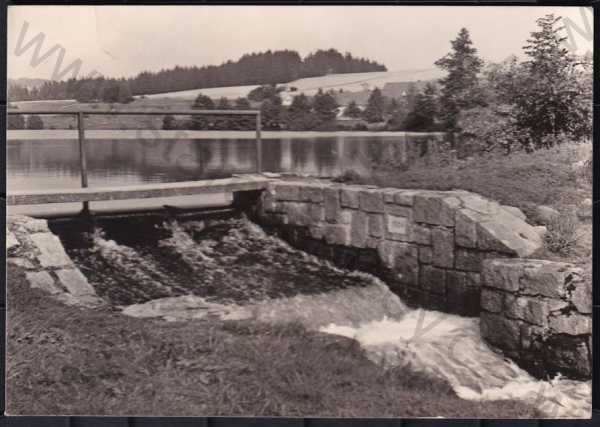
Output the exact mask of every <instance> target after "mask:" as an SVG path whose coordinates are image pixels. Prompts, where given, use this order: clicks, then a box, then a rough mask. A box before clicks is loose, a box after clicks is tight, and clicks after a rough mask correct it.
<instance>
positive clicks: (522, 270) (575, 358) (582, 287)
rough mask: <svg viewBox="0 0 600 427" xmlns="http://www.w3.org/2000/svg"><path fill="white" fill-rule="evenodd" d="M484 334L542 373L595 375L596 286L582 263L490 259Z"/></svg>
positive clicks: (484, 288) (483, 305)
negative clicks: (593, 316) (593, 367)
mask: <svg viewBox="0 0 600 427" xmlns="http://www.w3.org/2000/svg"><path fill="white" fill-rule="evenodd" d="M481 309H482V311H481V333H482V336H483V338H484V339H485V340H487V341H488V342H489V343H490V344H492V345H493V346H495V347H497V348H499V349H500V350H502V351H504V352H505V353H506V354H507V355H508V356H510V357H511V358H513V359H515V360H517V361H518V362H520V363H521V364H523V365H525V366H527V367H529V368H531V369H533V371H534V372H536V373H538V374H539V375H545V374H555V373H557V372H561V373H563V374H565V375H568V376H573V377H576V378H582V379H589V378H590V376H591V372H592V371H591V367H592V365H591V363H592V359H591V350H592V349H591V336H592V335H591V334H592V314H591V313H592V289H591V281H590V280H589V278H586V277H585V275H584V272H583V271H582V269H581V268H578V267H576V266H574V265H572V264H569V263H563V262H554V261H546V260H530V259H491V260H487V261H485V262H484V266H483V271H482V291H481Z"/></svg>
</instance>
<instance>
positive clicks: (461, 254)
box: [454, 248, 485, 272]
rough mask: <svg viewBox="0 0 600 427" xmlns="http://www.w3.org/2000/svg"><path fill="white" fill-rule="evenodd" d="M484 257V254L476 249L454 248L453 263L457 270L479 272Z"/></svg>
mask: <svg viewBox="0 0 600 427" xmlns="http://www.w3.org/2000/svg"><path fill="white" fill-rule="evenodd" d="M484 257H485V255H484V254H482V253H481V252H479V251H477V250H469V249H460V248H456V251H455V253H454V265H455V267H456V268H457V269H458V270H463V271H474V272H479V271H481V262H482V261H483V259H484Z"/></svg>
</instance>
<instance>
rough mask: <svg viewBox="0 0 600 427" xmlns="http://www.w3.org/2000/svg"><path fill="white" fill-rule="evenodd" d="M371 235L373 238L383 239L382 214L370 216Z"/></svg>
mask: <svg viewBox="0 0 600 427" xmlns="http://www.w3.org/2000/svg"><path fill="white" fill-rule="evenodd" d="M369 235H371V236H373V237H383V235H384V225H383V215H382V214H370V215H369Z"/></svg>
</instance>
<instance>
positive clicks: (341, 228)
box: [323, 224, 350, 246]
mask: <svg viewBox="0 0 600 427" xmlns="http://www.w3.org/2000/svg"><path fill="white" fill-rule="evenodd" d="M323 237H324V238H325V241H326V242H327V243H329V244H330V245H341V246H349V245H350V227H349V226H347V225H338V224H335V225H333V224H326V225H324V226H323Z"/></svg>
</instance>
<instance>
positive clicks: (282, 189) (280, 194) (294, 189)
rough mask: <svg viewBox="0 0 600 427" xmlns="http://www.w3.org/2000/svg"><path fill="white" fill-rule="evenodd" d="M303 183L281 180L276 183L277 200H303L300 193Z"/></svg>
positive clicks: (275, 193)
mask: <svg viewBox="0 0 600 427" xmlns="http://www.w3.org/2000/svg"><path fill="white" fill-rule="evenodd" d="M300 188H301V184H298V183H291V182H284V181H279V182H277V184H276V185H274V188H273V190H274V195H275V199H276V200H285V201H292V202H300V201H302V195H301V193H300Z"/></svg>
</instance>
